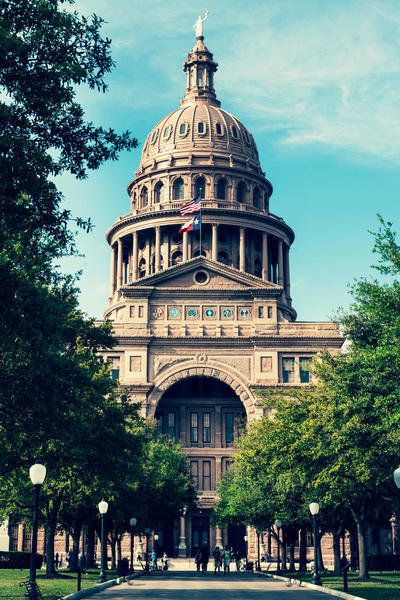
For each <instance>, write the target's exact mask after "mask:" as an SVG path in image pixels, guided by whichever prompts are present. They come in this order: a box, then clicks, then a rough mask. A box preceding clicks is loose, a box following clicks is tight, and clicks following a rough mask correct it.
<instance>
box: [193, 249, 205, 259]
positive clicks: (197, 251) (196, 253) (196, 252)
mask: <svg viewBox="0 0 400 600" xmlns="http://www.w3.org/2000/svg"><path fill="white" fill-rule="evenodd" d="M196 256H200V249H199V248H197V250H195V251H194V252H193V257H194V258H196ZM201 256H206V252H205V250H202V251H201Z"/></svg>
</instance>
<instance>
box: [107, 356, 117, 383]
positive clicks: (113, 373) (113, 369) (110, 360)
mask: <svg viewBox="0 0 400 600" xmlns="http://www.w3.org/2000/svg"><path fill="white" fill-rule="evenodd" d="M107 363H108V364H109V366H110V369H111V379H113V380H116V379H119V356H109V357H108V358H107Z"/></svg>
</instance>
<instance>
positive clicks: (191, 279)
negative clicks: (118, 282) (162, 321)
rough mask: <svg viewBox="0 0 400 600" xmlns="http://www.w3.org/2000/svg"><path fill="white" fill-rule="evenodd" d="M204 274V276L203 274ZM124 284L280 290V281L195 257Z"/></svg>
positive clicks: (132, 285) (185, 287)
mask: <svg viewBox="0 0 400 600" xmlns="http://www.w3.org/2000/svg"><path fill="white" fill-rule="evenodd" d="M199 271H201V272H204V273H205V275H206V278H205V280H204V281H203V282H201V283H200V282H199V281H196V279H197V280H198V279H199V275H198V273H199ZM203 278H204V276H203ZM125 287H135V288H138V287H146V288H147V287H155V288H170V289H171V288H180V289H199V290H200V289H203V290H204V291H205V290H206V289H207V288H208V289H211V288H212V289H235V290H238V289H239V290H240V289H243V290H249V289H263V290H265V289H270V290H276V291H277V292H279V291H281V290H282V288H281V286H279V285H276V284H274V283H270V282H268V281H262V280H261V279H260V278H259V277H256V276H255V275H250V274H249V273H243V272H242V271H239V270H238V269H235V268H233V267H229V266H227V265H224V264H222V263H219V262H215V261H213V260H210V259H208V258H204V257H196V258H192V259H190V260H188V261H185V262H184V263H181V264H179V265H175V266H173V267H169V268H168V269H165V270H164V271H160V272H159V273H156V274H155V275H148V276H146V277H143V278H142V279H140V280H139V281H137V282H135V283H133V284H130V285H128V286H125Z"/></svg>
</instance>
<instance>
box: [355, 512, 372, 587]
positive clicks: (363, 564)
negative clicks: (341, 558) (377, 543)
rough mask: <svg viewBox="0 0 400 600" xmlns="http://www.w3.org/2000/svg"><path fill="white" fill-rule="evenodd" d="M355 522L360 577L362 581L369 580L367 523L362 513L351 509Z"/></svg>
mask: <svg viewBox="0 0 400 600" xmlns="http://www.w3.org/2000/svg"><path fill="white" fill-rule="evenodd" d="M351 512H352V515H353V519H354V522H355V524H356V528H357V542H358V579H359V580H360V581H368V580H369V574H368V565H367V540H366V530H367V527H366V525H367V523H366V520H365V518H364V516H363V515H362V513H355V512H354V511H353V510H352V511H351Z"/></svg>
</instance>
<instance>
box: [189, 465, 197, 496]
mask: <svg viewBox="0 0 400 600" xmlns="http://www.w3.org/2000/svg"><path fill="white" fill-rule="evenodd" d="M190 474H191V476H192V479H193V485H194V487H195V488H196V490H198V489H199V463H198V462H197V460H191V461H190Z"/></svg>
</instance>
